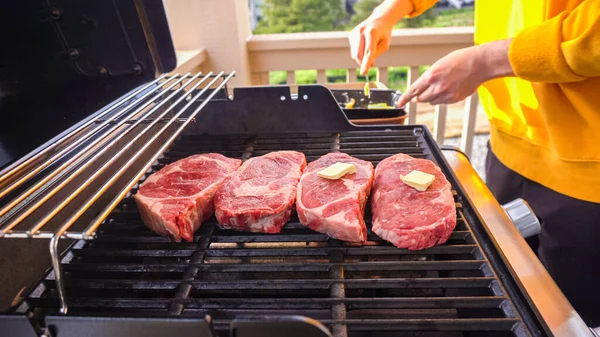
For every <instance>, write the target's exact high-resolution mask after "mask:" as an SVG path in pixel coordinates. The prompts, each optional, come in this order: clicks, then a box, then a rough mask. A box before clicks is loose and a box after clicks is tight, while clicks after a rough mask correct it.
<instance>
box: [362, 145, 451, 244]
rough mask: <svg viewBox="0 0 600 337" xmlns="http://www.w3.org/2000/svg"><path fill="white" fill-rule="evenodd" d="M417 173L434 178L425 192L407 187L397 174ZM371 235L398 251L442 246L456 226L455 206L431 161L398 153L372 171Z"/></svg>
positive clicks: (442, 175) (448, 186)
mask: <svg viewBox="0 0 600 337" xmlns="http://www.w3.org/2000/svg"><path fill="white" fill-rule="evenodd" d="M413 170H419V171H422V172H426V173H429V174H433V175H434V176H435V180H434V181H433V183H432V184H431V185H430V186H429V188H428V189H427V190H426V191H424V192H421V191H417V190H416V189H414V188H412V187H410V186H408V185H406V184H405V183H404V182H403V181H402V180H400V175H407V174H408V173H410V172H411V171H413ZM371 208H372V211H373V232H374V233H375V234H377V235H378V236H379V237H381V238H382V239H384V240H387V241H389V242H391V243H392V244H393V245H394V246H396V247H398V248H407V249H409V250H420V249H424V248H429V247H432V246H434V245H437V244H442V243H444V242H446V240H448V237H449V236H450V234H451V233H452V231H453V230H454V227H455V226H456V206H455V204H454V198H453V197H452V191H451V190H450V183H449V182H448V180H446V177H445V176H444V174H443V173H442V171H441V170H440V168H439V167H437V166H436V165H435V164H434V163H433V162H432V161H429V160H425V159H417V158H413V157H411V156H408V155H405V154H397V155H394V156H391V157H389V158H386V159H384V160H383V161H381V162H380V163H379V165H377V168H376V170H375V182H374V183H373V195H372V199H371Z"/></svg>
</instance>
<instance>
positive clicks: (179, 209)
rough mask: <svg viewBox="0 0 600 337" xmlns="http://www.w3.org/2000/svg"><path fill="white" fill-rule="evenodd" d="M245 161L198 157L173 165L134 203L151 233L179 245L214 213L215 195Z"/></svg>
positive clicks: (213, 155)
mask: <svg viewBox="0 0 600 337" xmlns="http://www.w3.org/2000/svg"><path fill="white" fill-rule="evenodd" d="M241 164H242V161H241V160H239V159H231V158H227V157H225V156H222V155H220V154H216V153H207V154H198V155H194V156H191V157H187V158H184V159H181V160H178V161H176V162H174V163H171V164H169V165H167V166H165V167H163V168H162V169H160V170H159V171H158V172H156V173H154V174H153V175H151V176H150V177H148V179H146V181H144V183H143V184H142V185H141V186H140V189H139V191H138V193H136V194H135V201H136V203H137V205H138V209H139V210H140V213H141V215H142V220H143V221H144V223H145V224H146V226H148V228H150V229H151V230H152V231H154V232H156V233H158V234H160V235H162V236H166V237H168V238H169V239H171V240H172V241H176V242H179V241H181V238H183V239H186V240H188V241H192V240H193V239H194V232H195V231H196V230H197V229H198V227H200V224H201V223H202V222H203V221H204V220H206V219H207V218H209V217H210V216H211V215H212V213H213V210H214V203H213V201H214V195H215V193H216V191H217V189H218V187H219V185H220V184H221V183H222V182H223V181H224V180H225V178H226V177H227V176H229V175H230V174H232V173H233V172H235V170H237V169H238V168H239V167H240V165H241Z"/></svg>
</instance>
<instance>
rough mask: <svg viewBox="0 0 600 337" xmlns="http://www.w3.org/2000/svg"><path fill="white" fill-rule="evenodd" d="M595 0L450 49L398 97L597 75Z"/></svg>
mask: <svg viewBox="0 0 600 337" xmlns="http://www.w3.org/2000/svg"><path fill="white" fill-rule="evenodd" d="M599 60H600V0H586V1H584V2H582V3H581V4H579V6H577V7H576V8H575V9H574V10H572V11H564V12H562V13H560V14H559V15H557V16H555V17H554V18H552V19H550V20H547V21H545V22H543V23H541V24H539V25H535V26H532V27H529V28H526V29H523V30H522V31H520V32H519V33H518V34H517V35H516V36H515V37H514V38H512V39H507V40H500V41H495V42H490V43H486V44H482V45H479V46H475V47H469V48H465V49H460V50H457V51H454V52H452V53H450V54H448V55H447V56H444V57H443V58H441V59H440V60H438V61H437V62H435V63H434V64H433V65H432V66H431V67H430V68H429V69H427V71H426V72H425V73H424V74H423V76H421V77H420V78H419V79H418V80H416V81H415V83H413V85H411V87H410V88H409V89H408V90H407V91H406V92H405V93H404V94H403V95H402V97H401V98H400V100H398V103H397V105H398V106H404V105H405V104H406V103H408V102H409V101H411V100H417V101H419V102H428V103H431V104H443V103H455V102H458V101H461V100H463V99H465V98H466V97H468V96H469V95H471V94H473V93H474V92H475V90H477V88H478V87H479V86H480V85H481V84H483V83H484V82H486V81H488V80H491V79H494V78H499V77H506V76H517V77H520V78H522V79H525V80H528V81H531V82H548V83H564V82H575V81H582V80H584V79H586V78H588V77H598V76H600V61H599Z"/></svg>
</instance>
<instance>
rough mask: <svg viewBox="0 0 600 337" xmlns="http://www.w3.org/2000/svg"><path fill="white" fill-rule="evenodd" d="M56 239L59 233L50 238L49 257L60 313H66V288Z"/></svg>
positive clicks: (58, 238)
mask: <svg viewBox="0 0 600 337" xmlns="http://www.w3.org/2000/svg"><path fill="white" fill-rule="evenodd" d="M58 240H60V235H54V236H53V237H52V239H50V257H51V258H52V267H53V268H54V278H55V279H56V289H58V300H59V301H60V313H61V314H63V315H66V314H67V310H68V307H67V300H66V289H65V284H64V279H63V270H62V265H61V264H60V253H59V252H58Z"/></svg>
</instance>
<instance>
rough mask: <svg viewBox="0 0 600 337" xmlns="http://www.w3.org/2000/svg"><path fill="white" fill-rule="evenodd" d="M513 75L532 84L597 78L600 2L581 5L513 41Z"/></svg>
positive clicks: (593, 0) (592, 0) (599, 68)
mask: <svg viewBox="0 0 600 337" xmlns="http://www.w3.org/2000/svg"><path fill="white" fill-rule="evenodd" d="M508 58H509V60H510V63H511V65H512V67H513V70H514V72H515V74H516V75H517V76H518V77H520V78H523V79H525V80H528V81H531V82H550V83H562V82H576V81H582V80H584V79H586V78H588V77H597V76H600V61H599V60H600V0H586V1H583V2H582V3H581V4H579V6H577V7H576V8H575V9H573V10H572V11H564V12H562V13H560V14H559V15H557V16H555V17H553V18H552V19H550V20H547V21H545V22H543V23H541V24H539V25H536V26H533V27H528V28H525V29H524V30H522V31H520V32H519V33H518V34H517V35H516V36H515V37H514V38H513V40H512V42H511V45H510V48H509V52H508Z"/></svg>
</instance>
